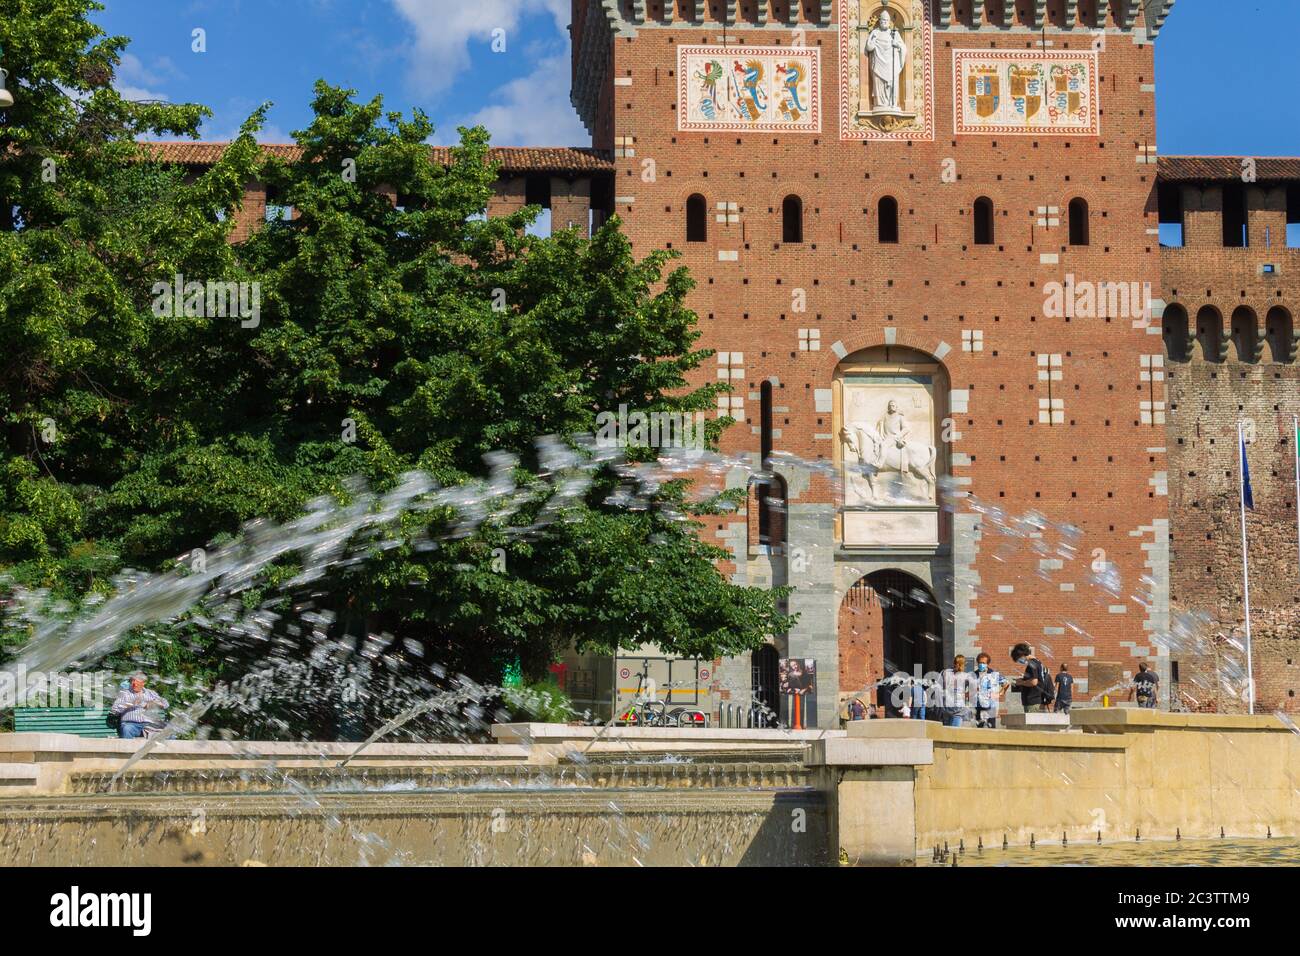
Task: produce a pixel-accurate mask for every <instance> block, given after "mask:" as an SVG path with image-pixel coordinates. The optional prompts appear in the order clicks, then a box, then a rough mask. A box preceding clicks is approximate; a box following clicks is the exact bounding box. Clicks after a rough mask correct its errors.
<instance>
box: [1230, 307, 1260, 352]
mask: <svg viewBox="0 0 1300 956" xmlns="http://www.w3.org/2000/svg"><path fill="white" fill-rule="evenodd" d="M1232 344H1233V347H1234V348H1235V349H1236V351H1237V361H1238V362H1257V361H1259V346H1260V341H1259V323H1258V322H1257V321H1256V318H1255V313H1254V312H1253V311H1252V310H1251V309H1249V308H1247V307H1246V306H1244V305H1243V306H1241V307H1240V308H1238V309H1237V310H1236V311H1234V312H1233V313H1232Z"/></svg>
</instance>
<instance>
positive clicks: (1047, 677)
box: [1011, 642, 1056, 714]
mask: <svg viewBox="0 0 1300 956" xmlns="http://www.w3.org/2000/svg"><path fill="white" fill-rule="evenodd" d="M1011 659H1012V660H1013V661H1015V662H1016V663H1017V664H1019V665H1020V666H1021V667H1023V668H1024V669H1025V676H1024V677H1021V678H1019V679H1018V680H1016V681H1015V687H1016V689H1017V691H1018V692H1019V694H1020V702H1021V703H1022V704H1023V705H1024V708H1025V713H1026V714H1041V713H1045V712H1046V711H1047V710H1048V708H1049V707H1050V706H1051V704H1052V700H1053V698H1055V697H1056V685H1055V684H1054V683H1052V675H1051V674H1049V673H1048V671H1047V667H1046V666H1045V665H1044V664H1043V662H1042V661H1040V660H1039V659H1038V658H1037V657H1035V656H1034V649H1033V647H1031V646H1030V645H1028V644H1025V643H1023V642H1022V643H1020V644H1017V645H1016V646H1015V647H1013V648H1011Z"/></svg>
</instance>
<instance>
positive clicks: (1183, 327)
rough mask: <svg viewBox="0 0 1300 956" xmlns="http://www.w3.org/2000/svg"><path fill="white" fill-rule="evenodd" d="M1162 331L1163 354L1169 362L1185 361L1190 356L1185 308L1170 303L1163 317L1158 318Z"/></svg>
mask: <svg viewBox="0 0 1300 956" xmlns="http://www.w3.org/2000/svg"><path fill="white" fill-rule="evenodd" d="M1160 326H1161V331H1162V332H1163V333H1164V340H1165V354H1166V355H1167V356H1168V357H1169V361H1171V362H1186V361H1187V360H1188V359H1189V358H1190V357H1191V355H1190V348H1189V346H1190V343H1189V342H1188V336H1187V310H1186V309H1184V308H1183V307H1182V306H1181V305H1171V306H1169V307H1168V308H1167V309H1165V314H1164V318H1162V319H1161V320H1160Z"/></svg>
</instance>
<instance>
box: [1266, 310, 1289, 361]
mask: <svg viewBox="0 0 1300 956" xmlns="http://www.w3.org/2000/svg"><path fill="white" fill-rule="evenodd" d="M1264 327H1265V329H1266V332H1267V335H1268V350H1269V351H1270V352H1271V353H1272V355H1273V361H1274V362H1294V361H1295V354H1296V341H1295V323H1294V322H1293V321H1292V319H1291V313H1290V312H1288V311H1287V310H1286V309H1284V308H1282V307H1281V306H1280V305H1278V306H1274V307H1273V308H1271V309H1269V310H1268V318H1267V320H1266V321H1265V323H1264Z"/></svg>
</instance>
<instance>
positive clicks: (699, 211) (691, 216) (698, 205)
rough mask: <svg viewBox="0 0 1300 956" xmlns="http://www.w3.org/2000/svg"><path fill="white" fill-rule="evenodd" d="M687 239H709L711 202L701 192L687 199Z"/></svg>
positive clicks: (694, 240)
mask: <svg viewBox="0 0 1300 956" xmlns="http://www.w3.org/2000/svg"><path fill="white" fill-rule="evenodd" d="M686 241H687V242H708V241H709V204H708V203H707V202H706V201H705V199H704V197H703V196H701V195H700V194H699V193H692V194H691V198H690V199H688V200H686Z"/></svg>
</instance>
